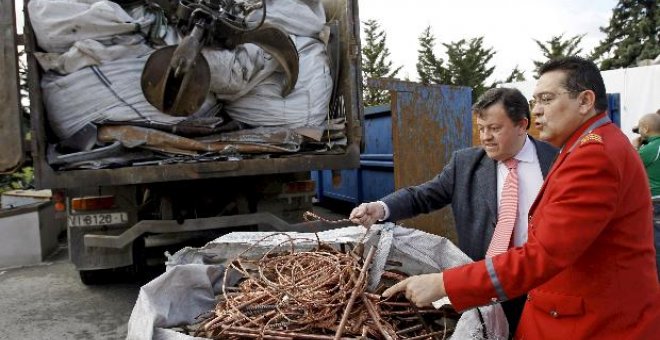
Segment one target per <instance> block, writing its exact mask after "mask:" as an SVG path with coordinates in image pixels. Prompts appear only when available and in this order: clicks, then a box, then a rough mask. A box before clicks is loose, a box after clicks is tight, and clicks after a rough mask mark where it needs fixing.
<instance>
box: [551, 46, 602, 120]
mask: <svg viewBox="0 0 660 340" xmlns="http://www.w3.org/2000/svg"><path fill="white" fill-rule="evenodd" d="M550 71H563V72H564V73H565V74H566V80H565V82H564V88H566V90H568V91H569V92H571V95H572V96H573V98H575V97H576V96H577V94H578V93H579V92H582V91H586V90H591V91H593V92H594V93H595V94H596V101H595V102H594V108H595V109H596V112H598V113H600V112H603V111H606V110H607V93H606V92H605V83H604V82H603V77H602V76H601V75H600V71H599V70H598V67H597V66H596V64H594V63H593V62H592V61H589V60H586V59H584V58H580V57H576V56H572V57H560V58H557V59H553V60H550V61H548V62H546V63H545V64H543V65H542V66H541V68H540V69H539V76H541V75H543V74H544V73H547V72H550Z"/></svg>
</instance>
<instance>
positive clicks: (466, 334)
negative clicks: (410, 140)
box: [127, 223, 508, 340]
mask: <svg viewBox="0 0 660 340" xmlns="http://www.w3.org/2000/svg"><path fill="white" fill-rule="evenodd" d="M364 232H365V229H364V228H363V227H361V226H357V227H347V228H341V229H334V230H329V231H325V232H320V233H318V237H319V239H320V240H321V241H323V242H326V243H328V244H331V245H334V246H338V245H339V244H342V243H344V244H345V243H353V244H354V243H356V242H357V241H359V240H360V239H361V238H362V235H363V234H364ZM270 234H273V233H263V232H262V233H249V232H243V233H231V234H228V235H225V236H223V237H220V238H218V239H217V240H215V241H212V242H210V243H209V244H207V245H206V246H204V247H203V248H200V249H196V248H184V249H182V250H181V251H179V252H177V253H176V254H174V255H173V256H170V257H169V261H168V263H167V271H166V272H165V273H164V274H162V275H161V276H159V277H157V278H156V279H154V280H153V281H151V282H149V283H148V284H146V285H145V286H143V287H142V288H141V289H140V294H139V295H138V299H137V302H136V303H135V306H134V308H133V312H132V313H131V317H130V320H129V323H128V335H127V339H129V340H137V339H162V340H174V339H176V340H190V339H194V338H193V337H191V336H187V335H184V334H181V333H177V332H174V331H172V330H169V329H167V328H170V327H174V326H179V325H182V324H192V323H194V321H195V320H194V318H195V317H197V316H198V315H200V314H201V313H203V312H206V311H210V310H212V309H213V308H214V307H215V303H214V296H215V295H216V294H218V293H219V292H220V290H219V289H220V287H219V284H218V283H219V281H221V278H222V268H223V267H222V264H223V263H226V261H227V260H232V259H234V258H236V257H237V256H238V255H239V254H241V253H242V252H243V251H245V250H246V249H247V248H248V247H250V246H253V245H254V244H255V243H256V241H258V240H261V239H263V238H264V237H265V236H266V235H270ZM286 234H287V235H290V236H291V237H293V238H296V239H306V241H305V240H300V241H296V249H298V250H300V249H311V248H313V247H314V246H315V245H316V236H315V235H314V234H313V233H293V232H291V233H286ZM287 239H288V238H287V237H284V236H278V238H269V239H267V241H266V242H262V243H260V247H261V248H259V247H255V248H254V249H253V252H252V253H251V254H244V255H247V256H257V255H259V254H263V253H264V252H265V251H267V250H270V249H271V248H272V247H273V246H276V245H278V244H281V243H282V242H283V241H285V240H287ZM365 243H366V247H365V248H366V249H368V247H370V246H372V245H377V246H378V251H377V253H376V256H375V258H374V262H373V264H372V267H371V269H370V277H369V284H370V286H372V285H373V284H374V283H375V281H376V278H377V277H379V273H380V272H382V270H383V269H391V268H389V267H386V263H387V262H390V263H392V262H400V263H402V264H403V265H402V267H395V269H398V270H401V271H403V272H406V273H409V274H411V275H416V274H422V273H431V272H438V271H441V270H443V269H446V268H450V267H454V266H458V265H461V264H465V263H469V262H471V260H470V258H469V257H468V256H467V255H465V254H463V253H462V252H461V251H460V250H459V249H458V248H457V247H456V246H455V245H454V244H452V243H451V241H449V240H448V239H446V238H444V237H440V236H436V235H431V234H427V233H425V232H422V231H419V230H415V229H408V228H403V227H400V226H395V225H394V224H392V223H387V224H384V225H375V226H372V227H371V229H370V230H369V234H368V235H367V238H366V242H365ZM281 247H282V248H283V249H284V248H288V247H287V244H283V245H281ZM390 260H391V261H390ZM481 318H483V323H482V321H481ZM484 327H485V331H484ZM484 334H486V336H487V339H507V336H508V324H507V321H506V317H505V315H504V312H503V311H502V308H501V306H500V305H498V304H495V305H490V306H485V307H479V308H473V309H470V310H467V311H464V312H463V314H462V315H461V318H460V320H459V321H458V323H457V325H456V329H455V331H454V334H453V335H452V337H451V338H450V339H485V338H486V337H484Z"/></svg>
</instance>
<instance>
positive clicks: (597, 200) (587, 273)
mask: <svg viewBox="0 0 660 340" xmlns="http://www.w3.org/2000/svg"><path fill="white" fill-rule="evenodd" d="M539 74H540V77H539V79H538V82H537V84H536V88H535V90H534V104H535V105H534V106H533V110H532V112H533V114H534V115H535V117H536V120H535V126H536V127H537V128H538V130H539V131H540V136H541V139H543V140H545V141H548V142H550V144H552V145H555V146H557V147H561V151H560V153H559V156H558V157H557V160H556V161H555V162H554V165H553V167H552V169H550V173H549V174H548V176H547V178H546V180H545V182H544V183H543V186H542V187H541V190H540V192H539V195H538V197H537V198H536V200H535V201H534V204H532V207H531V209H530V211H529V216H530V219H529V232H528V239H527V243H525V244H524V245H522V246H520V247H515V248H511V249H509V250H508V251H506V252H505V253H502V254H499V255H496V256H493V257H486V259H485V260H482V261H478V262H474V263H471V264H467V265H464V266H459V267H456V268H450V269H447V270H445V271H444V272H442V273H432V274H424V275H416V276H411V277H409V278H407V279H405V280H403V281H401V282H399V283H397V284H395V285H394V286H392V287H391V288H389V289H388V290H386V291H385V292H383V297H385V298H387V297H390V296H392V295H394V294H396V293H398V292H402V293H404V294H405V296H406V298H408V299H409V300H410V301H411V302H413V303H415V304H416V305H418V306H426V305H430V304H431V302H433V301H436V300H438V299H440V298H443V297H448V299H449V301H450V302H451V304H452V305H453V306H454V308H455V309H456V310H458V311H463V310H466V309H469V308H473V307H477V306H482V305H486V304H490V303H496V302H500V301H506V300H508V299H511V298H515V297H518V296H521V295H524V294H527V302H526V303H525V307H524V310H523V313H522V316H521V319H520V323H519V325H518V329H517V330H516V334H515V338H517V339H656V338H657V337H658V334H660V283H659V282H658V277H657V274H656V264H655V262H656V258H655V249H654V247H653V226H652V224H653V223H652V209H653V208H652V206H651V200H650V199H649V198H650V195H649V191H650V189H649V185H648V181H647V179H646V175H645V172H644V166H643V165H642V162H641V160H640V159H639V156H638V155H637V153H636V152H635V150H634V149H633V148H632V147H630V142H629V140H628V138H627V137H626V136H625V135H624V134H623V133H622V132H621V130H620V129H619V128H618V127H617V126H616V125H614V124H612V122H611V121H610V120H609V118H608V116H607V112H606V110H607V97H606V92H605V85H604V83H603V78H602V77H601V75H600V72H599V70H598V68H597V67H596V65H595V64H594V63H593V62H592V61H588V60H586V59H583V58H580V57H561V58H557V59H553V60H550V61H549V62H547V63H545V64H544V65H543V66H541V68H540V70H539Z"/></svg>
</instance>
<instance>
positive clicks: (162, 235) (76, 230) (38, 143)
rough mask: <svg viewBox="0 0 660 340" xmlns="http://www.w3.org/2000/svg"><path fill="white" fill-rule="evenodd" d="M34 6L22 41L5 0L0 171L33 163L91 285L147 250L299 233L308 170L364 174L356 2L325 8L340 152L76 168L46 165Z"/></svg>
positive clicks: (310, 190) (139, 260)
mask: <svg viewBox="0 0 660 340" xmlns="http://www.w3.org/2000/svg"><path fill="white" fill-rule="evenodd" d="M27 3H28V1H27V0H26V3H25V8H24V11H23V13H24V15H25V16H26V18H25V21H24V23H25V27H24V34H23V36H22V39H19V35H17V31H16V16H15V15H14V13H15V4H14V1H13V0H0V32H1V33H2V39H0V51H2V52H1V53H2V59H0V102H2V103H3V105H2V106H1V107H0V145H2V147H3V152H2V153H1V154H0V172H3V173H9V172H12V171H15V170H16V169H18V168H20V166H21V164H22V163H23V162H24V161H25V159H26V156H27V158H30V159H31V162H32V164H33V167H34V183H35V186H36V188H38V189H52V190H53V200H54V201H55V206H56V209H57V210H59V211H60V212H59V214H60V215H59V216H58V217H59V218H66V228H67V236H68V238H67V239H68V241H67V242H68V251H69V258H70V260H71V262H72V263H73V264H74V265H75V268H76V270H77V271H78V272H79V274H80V279H81V280H82V282H83V283H85V284H96V283H100V281H102V280H103V279H104V278H106V277H107V273H108V271H114V270H116V269H120V268H121V269H125V268H132V269H134V270H138V271H140V270H141V269H143V266H145V265H147V263H148V261H149V258H148V256H147V254H149V250H150V249H157V248H158V247H160V246H163V245H167V244H172V243H177V244H180V243H181V242H182V241H184V242H185V244H189V245H193V243H194V242H205V241H207V240H209V239H210V238H214V237H217V236H220V235H222V234H223V233H226V232H228V231H232V230H257V229H259V228H274V229H276V230H293V229H295V228H296V226H295V225H294V223H298V222H301V221H302V215H303V212H304V211H306V210H309V209H310V208H311V204H312V200H311V197H312V196H313V195H314V192H315V189H314V182H313V181H312V180H311V179H310V173H311V171H314V170H330V169H349V168H356V167H358V166H359V162H360V148H361V144H362V143H361V139H362V129H363V126H362V125H363V124H362V122H363V109H362V90H361V86H362V79H361V68H360V67H361V65H360V63H361V50H360V28H359V19H358V18H359V17H358V4H357V0H337V1H332V2H328V1H326V2H324V4H328V3H331V4H332V6H333V10H334V11H335V12H334V13H335V19H336V20H337V21H338V25H337V27H338V30H337V32H336V34H337V40H338V46H339V53H338V54H339V56H340V58H339V63H338V65H339V68H338V71H337V77H336V79H337V86H336V88H337V93H338V94H339V95H340V96H341V97H342V98H343V102H342V104H343V110H344V111H345V126H346V127H345V135H346V137H347V146H346V147H345V148H344V150H343V152H339V153H337V152H332V153H311V154H310V153H305V154H289V155H287V156H286V157H257V158H251V159H229V160H227V159H222V160H215V161H205V162H184V163H171V164H170V163H164V164H151V165H149V164H146V165H140V166H125V167H118V168H103V169H72V170H61V169H57V168H54V167H53V166H51V165H50V164H49V163H48V162H47V152H48V148H49V145H50V144H53V143H54V142H55V140H54V137H53V133H52V131H51V128H50V127H49V124H48V121H47V113H46V107H45V106H44V100H43V94H42V90H41V88H40V82H41V77H42V75H43V74H44V72H43V70H42V69H41V68H40V66H39V64H38V62H37V61H36V60H35V57H34V53H35V52H36V51H39V47H38V46H37V44H36V40H35V36H34V32H33V29H32V27H31V24H30V20H29V18H27V16H28V11H27ZM20 48H24V51H25V54H26V56H27V93H28V97H29V108H30V125H29V128H28V129H29V130H28V131H24V130H25V129H22V127H21V125H22V124H21V117H20V116H21V94H20V91H21V86H20V82H19V66H18V51H19V49H20ZM26 135H28V136H29V142H25V140H26V138H25V136H26ZM161 254H162V253H161Z"/></svg>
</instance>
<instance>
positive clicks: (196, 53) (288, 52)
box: [141, 1, 299, 116]
mask: <svg viewBox="0 0 660 340" xmlns="http://www.w3.org/2000/svg"><path fill="white" fill-rule="evenodd" d="M179 8H180V9H185V11H183V12H185V13H188V12H189V13H191V14H190V15H189V18H187V19H188V20H189V21H190V22H191V23H193V24H192V27H193V28H192V31H191V33H190V34H189V35H188V36H186V37H185V38H184V39H183V40H182V42H181V44H179V45H178V46H177V45H174V46H167V47H163V48H161V49H159V50H157V51H155V52H154V53H152V54H151V55H150V56H149V58H148V60H147V63H146V65H145V67H144V70H143V71H142V78H141V86H142V92H143V93H144V96H145V98H146V99H147V101H149V103H151V105H153V106H155V107H156V108H157V109H158V110H160V111H161V112H164V113H167V114H170V115H173V116H189V115H191V114H193V113H194V112H196V111H197V110H198V109H199V108H200V107H201V106H202V104H203V103H204V100H205V99H206V96H207V95H208V93H209V90H210V86H211V75H210V73H211V71H210V67H209V64H208V62H207V61H206V58H204V56H203V55H202V54H201V50H202V47H204V46H205V45H206V44H209V45H211V46H218V47H222V48H226V49H233V48H235V47H236V46H238V45H240V44H246V43H253V44H256V45H258V46H259V47H261V48H262V49H263V50H264V51H266V52H267V53H269V54H270V55H271V56H272V57H273V58H274V59H275V60H276V61H277V63H278V64H279V65H280V66H281V67H282V71H283V72H284V74H285V79H286V80H285V84H284V86H283V88H282V97H286V96H287V95H289V94H290V93H291V92H292V91H293V89H294V88H295V86H296V83H297V81H298V71H299V60H298V51H297V49H296V46H295V44H294V43H293V41H292V40H291V38H290V37H289V36H288V35H287V34H286V33H285V32H284V31H283V30H281V29H279V28H277V27H275V26H271V25H267V24H266V25H264V24H263V20H262V22H261V23H260V24H259V26H257V28H255V29H246V28H241V27H237V26H236V25H235V24H234V23H231V22H229V21H228V20H227V19H226V18H223V16H222V13H224V12H222V11H217V10H213V9H211V8H209V7H208V6H207V5H205V3H204V2H203V1H199V2H196V3H192V2H180V3H179ZM264 11H265V7H264ZM264 18H265V13H264Z"/></svg>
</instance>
